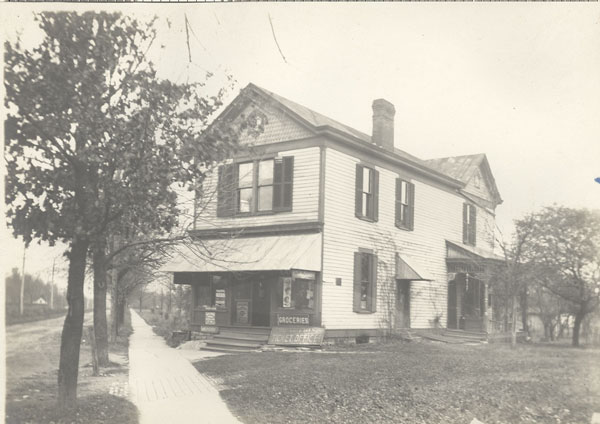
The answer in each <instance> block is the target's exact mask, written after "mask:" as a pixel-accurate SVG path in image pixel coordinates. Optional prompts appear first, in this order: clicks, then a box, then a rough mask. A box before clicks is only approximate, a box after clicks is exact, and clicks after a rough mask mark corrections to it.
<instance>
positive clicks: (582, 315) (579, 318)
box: [572, 311, 585, 347]
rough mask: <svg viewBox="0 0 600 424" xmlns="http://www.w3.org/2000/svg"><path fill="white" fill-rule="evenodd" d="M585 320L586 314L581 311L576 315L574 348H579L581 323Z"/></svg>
mask: <svg viewBox="0 0 600 424" xmlns="http://www.w3.org/2000/svg"><path fill="white" fill-rule="evenodd" d="M583 318H585V313H584V312H582V311H579V312H577V313H576V314H575V322H574V323H573V343H572V344H573V346H574V347H579V330H580V329H581V322H582V321H583Z"/></svg>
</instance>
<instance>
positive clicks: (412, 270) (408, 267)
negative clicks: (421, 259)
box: [396, 253, 435, 281]
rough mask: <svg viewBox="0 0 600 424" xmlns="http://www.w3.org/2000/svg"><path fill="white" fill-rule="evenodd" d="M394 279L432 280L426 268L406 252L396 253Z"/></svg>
mask: <svg viewBox="0 0 600 424" xmlns="http://www.w3.org/2000/svg"><path fill="white" fill-rule="evenodd" d="M396 279H397V280H413V281H433V280H435V278H433V277H431V276H430V275H429V273H428V272H427V270H426V268H425V267H424V266H422V265H420V264H418V263H417V262H416V261H415V260H414V259H413V258H411V257H410V256H408V255H406V254H402V255H400V254H399V253H396Z"/></svg>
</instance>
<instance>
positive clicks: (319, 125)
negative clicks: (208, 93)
mask: <svg viewBox="0 0 600 424" xmlns="http://www.w3.org/2000/svg"><path fill="white" fill-rule="evenodd" d="M259 100H262V101H265V102H269V103H275V106H279V107H280V108H281V109H283V110H284V111H285V112H287V113H288V114H289V115H290V116H291V117H292V118H294V119H295V120H297V121H299V122H300V123H302V124H303V125H304V126H305V127H307V128H308V129H309V130H311V131H313V132H314V133H315V134H322V133H326V134H330V135H331V134H333V135H337V136H342V137H345V138H346V139H351V140H353V141H357V142H358V145H359V146H360V148H362V149H368V150H369V151H370V152H371V153H374V154H378V155H379V156H380V157H384V158H386V159H388V160H392V161H393V162H396V163H401V164H403V165H405V166H409V167H410V168H412V169H414V170H416V171H418V172H421V173H424V174H426V175H428V176H429V177H432V178H434V179H436V180H438V181H440V182H443V183H445V184H447V185H450V186H452V187H454V188H459V189H460V188H463V187H464V186H465V181H463V180H462V179H460V178H458V177H457V176H456V175H454V174H453V173H452V172H451V171H450V172H449V171H447V170H446V169H445V168H444V167H440V166H438V165H439V164H438V163H436V162H435V160H434V161H426V160H423V159H419V158H418V157H416V156H413V155H411V154H409V153H407V152H405V151H404V150H401V149H397V148H394V150H393V152H391V151H389V150H387V149H384V148H383V147H380V146H377V145H376V144H374V143H373V142H372V141H371V136H370V135H368V134H365V133H363V132H361V131H358V130H356V129H354V128H352V127H350V126H348V125H345V124H342V123H340V122H338V121H336V120H334V119H331V118H329V117H327V116H325V115H322V114H320V113H318V112H315V111H314V110H312V109H309V108H307V107H306V106H303V105H300V104H298V103H296V102H294V101H292V100H289V99H286V98H285V97H282V96H280V95H279V94H276V93H273V92H272V91H269V90H266V89H264V88H261V87H259V86H257V85H256V84H253V83H249V84H248V85H247V86H246V87H245V88H243V89H242V90H241V92H240V94H239V95H238V96H237V97H236V98H235V99H234V100H233V101H232V102H231V103H230V104H229V105H228V106H227V107H226V108H225V110H224V111H223V112H222V113H221V114H220V115H219V116H218V117H217V118H216V119H215V121H213V123H212V124H211V126H212V125H218V122H220V121H223V122H227V121H228V120H229V119H231V118H233V117H234V116H235V115H237V114H238V113H239V112H240V111H241V110H242V109H243V108H244V107H246V106H247V105H248V104H251V103H253V102H256V101H259ZM473 156H478V155H473ZM483 156H485V155H483ZM443 159H447V158H443ZM486 162H487V160H486ZM488 170H489V166H488ZM489 174H490V176H491V171H489ZM467 181H468V180H467ZM492 181H493V177H492ZM494 187H495V184H494ZM498 198H499V196H498Z"/></svg>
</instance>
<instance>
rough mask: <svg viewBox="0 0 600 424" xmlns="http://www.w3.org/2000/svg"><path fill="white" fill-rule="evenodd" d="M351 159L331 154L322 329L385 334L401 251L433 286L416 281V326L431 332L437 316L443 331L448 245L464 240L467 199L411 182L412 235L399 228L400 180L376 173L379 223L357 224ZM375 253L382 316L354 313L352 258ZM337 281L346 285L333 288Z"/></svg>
mask: <svg viewBox="0 0 600 424" xmlns="http://www.w3.org/2000/svg"><path fill="white" fill-rule="evenodd" d="M357 162H359V158H358V157H352V156H349V155H348V154H345V153H341V152H339V151H337V150H334V149H332V148H328V149H327V151H326V178H325V209H324V222H325V227H324V245H323V249H324V252H323V281H324V283H323V324H324V325H325V326H326V327H327V328H331V329H342V328H381V327H382V325H383V324H384V323H386V322H387V321H388V320H389V318H388V317H387V316H386V315H387V314H388V312H389V311H388V309H389V306H390V305H393V299H390V298H389V296H392V297H395V284H394V282H393V277H394V267H395V259H394V254H395V252H396V251H398V252H399V253H400V255H402V254H404V255H407V256H409V257H410V258H411V259H413V261H416V262H417V263H418V264H419V265H420V266H421V267H422V268H425V269H426V271H427V272H428V273H429V275H430V276H432V278H434V279H435V280H434V281H423V282H413V283H412V287H411V326H412V327H413V328H426V327H432V326H433V325H434V324H435V320H436V318H437V319H438V320H439V322H440V324H441V325H442V326H445V325H446V309H447V271H446V261H445V260H446V242H445V241H446V239H448V240H454V241H458V242H460V241H461V240H462V204H463V198H462V197H461V196H459V195H458V194H457V193H456V194H455V193H452V192H449V191H444V190H441V189H439V188H436V187H433V186H431V185H429V184H426V183H424V182H422V181H420V180H418V179H412V182H413V183H414V184H415V218H414V231H404V230H401V229H398V228H396V226H395V225H394V208H395V204H394V202H395V191H394V186H395V180H396V178H397V174H396V173H395V172H393V171H389V170H387V169H383V168H379V167H378V168H376V169H377V170H378V171H379V220H378V222H376V223H371V222H366V221H363V220H360V219H358V218H356V217H355V215H354V182H355V165H356V163H357ZM360 247H363V248H369V249H373V250H374V251H375V253H376V254H377V256H378V259H379V261H378V262H379V266H378V299H377V305H378V307H377V312H376V313H373V314H358V313H355V312H353V310H352V293H353V265H352V264H353V253H354V252H355V251H357V250H358V248H360ZM336 278H341V279H342V285H341V286H337V285H336V284H335V280H336Z"/></svg>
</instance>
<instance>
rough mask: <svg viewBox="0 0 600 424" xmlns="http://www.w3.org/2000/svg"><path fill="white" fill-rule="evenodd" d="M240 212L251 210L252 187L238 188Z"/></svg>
mask: <svg viewBox="0 0 600 424" xmlns="http://www.w3.org/2000/svg"><path fill="white" fill-rule="evenodd" d="M238 192H239V197H238V199H239V201H238V212H250V210H251V205H252V189H251V188H244V189H241V190H238Z"/></svg>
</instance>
